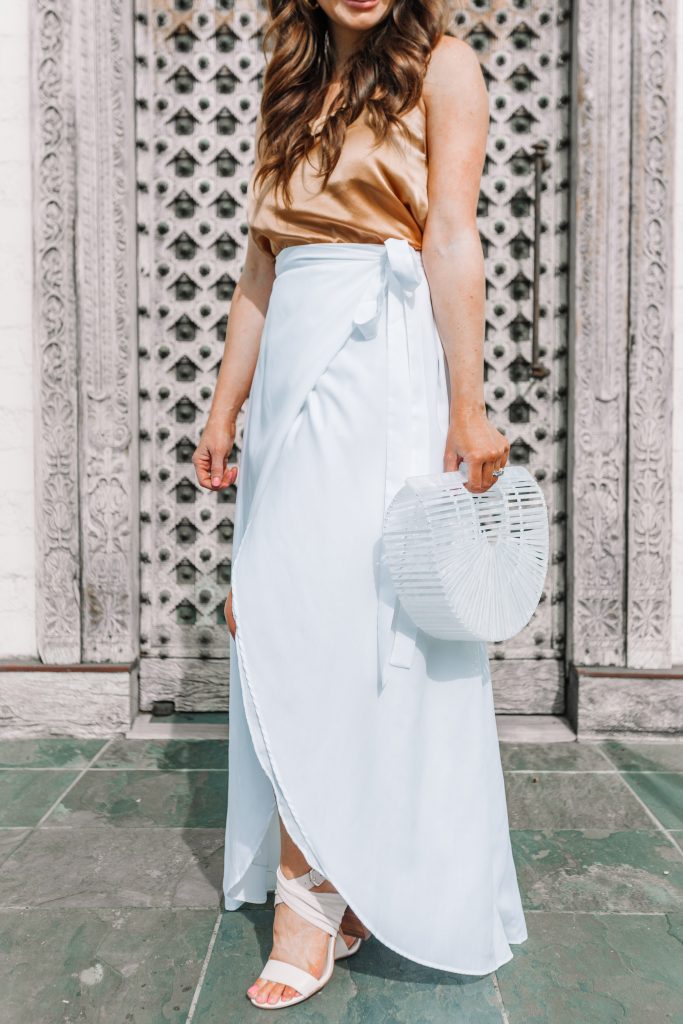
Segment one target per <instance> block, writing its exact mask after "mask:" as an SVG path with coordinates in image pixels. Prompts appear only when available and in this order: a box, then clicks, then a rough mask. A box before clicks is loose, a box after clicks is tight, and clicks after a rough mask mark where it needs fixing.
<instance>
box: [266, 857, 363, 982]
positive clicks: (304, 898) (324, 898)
mask: <svg viewBox="0 0 683 1024" xmlns="http://www.w3.org/2000/svg"><path fill="white" fill-rule="evenodd" d="M276 878H277V883H276V886H275V905H276V906H277V904H278V903H286V904H287V906H288V907H290V909H291V910H293V911H294V912H295V913H297V914H298V915H299V917H303V919H304V920H305V921H308V922H309V924H313V925H315V926H316V928H320V929H321V930H322V931H324V932H327V934H328V935H332V936H336V934H337V932H338V931H339V925H340V924H341V921H342V918H343V916H344V913H345V911H346V901H345V900H344V898H343V896H340V895H339V893H338V892H311V891H310V890H311V886H313V885H320V883H321V881H322V880H323V879H321V877H320V875H318V873H317V872H315V874H314V875H312V874H311V872H307V873H306V874H305V875H299V877H298V878H285V876H284V875H283V874H282V871H281V869H280V867H279V866H278V869H277V872H276ZM297 990H298V991H299V992H300V991H301V989H299V988H298V989H297Z"/></svg>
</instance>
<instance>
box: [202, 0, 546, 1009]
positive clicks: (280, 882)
mask: <svg viewBox="0 0 683 1024" xmlns="http://www.w3.org/2000/svg"><path fill="white" fill-rule="evenodd" d="M270 7H271V15H272V20H271V24H270V27H269V31H268V33H267V36H266V46H269V44H270V43H271V42H272V44H273V47H272V53H271V55H270V59H269V62H268V66H267V70H266V75H265V82H264V91H263V97H262V102H261V112H260V117H259V122H258V124H257V142H258V146H257V164H256V167H255V170H254V174H253V176H252V179H251V181H250V183H249V192H248V211H247V213H248V221H249V229H250V230H249V240H248V247H247V254H246V261H245V265H244V270H243V273H242V275H241V278H240V281H239V283H238V285H237V288H236V290H235V294H234V298H233V302H232V307H231V311H230V321H229V327H228V332H227V339H226V347H225V355H224V358H223V361H222V365H221V369H220V374H219V376H218V381H217V385H216V392H215V395H214V399H213V403H212V409H211V413H210V417H209V421H208V423H207V426H206V429H205V430H204V433H203V435H202V438H201V440H200V443H199V446H198V448H197V451H196V452H195V455H194V463H195V467H196V471H197V475H198V479H199V482H200V483H201V485H202V486H204V487H210V488H212V489H214V490H220V489H221V488H225V487H228V486H230V485H231V484H233V483H234V482H235V480H236V478H237V467H235V466H230V465H228V464H227V459H228V455H229V453H230V451H231V449H232V445H233V441H234V437H235V420H236V416H237V413H238V411H239V409H240V408H241V406H242V404H243V402H244V401H245V399H246V398H247V396H248V395H249V403H248V407H247V418H246V423H245V432H244V443H243V450H242V460H241V464H240V481H239V487H238V498H237V507H236V522H235V538H234V562H233V576H232V587H231V592H230V594H229V596H228V600H227V601H226V619H227V621H228V625H229V626H230V631H231V641H230V653H231V668H230V781H229V794H228V820H227V830H226V858H225V878H224V897H225V906H226V909H227V910H234V909H237V908H238V907H239V906H240V905H241V904H242V903H243V902H244V901H250V902H264V901H265V899H266V895H267V892H268V891H269V890H272V889H273V888H275V890H276V894H275V902H276V910H275V922H274V938H273V949H272V954H271V958H270V959H269V961H268V963H267V965H266V967H265V968H264V969H263V971H262V973H261V976H260V977H259V978H257V979H255V980H254V983H253V984H252V985H251V987H250V988H249V989H248V992H247V995H248V996H249V998H250V999H251V1001H252V1002H253V1003H254V1004H255V1005H256V1006H261V1007H264V1008H267V1009H275V1008H280V1007H284V1006H290V1005H294V1004H295V1003H297V1002H299V1001H301V999H303V998H307V997H308V996H309V995H312V994H313V992H315V991H317V990H318V989H319V988H321V987H322V986H323V985H324V984H325V983H326V981H327V980H328V978H329V977H330V975H331V973H332V970H333V967H334V961H335V959H339V958H340V957H342V956H348V955H351V954H352V953H354V952H355V951H356V950H357V949H358V947H359V945H360V943H361V939H362V938H363V937H367V935H368V934H369V933H368V931H367V928H369V929H371V931H372V932H373V933H374V934H375V935H376V937H377V938H378V939H379V941H381V942H383V943H384V944H386V945H387V946H389V947H391V948H392V949H394V950H396V951H397V952H399V953H401V954H403V955H404V956H406V957H408V958H410V959H412V960H414V961H417V962H418V963H422V964H426V965H429V966H432V967H436V968H440V969H442V970H445V971H453V972H458V973H462V974H486V973H488V972H490V971H493V970H494V969H495V968H496V967H498V966H499V965H500V964H502V963H504V962H506V961H507V960H509V959H510V958H511V956H512V952H511V950H510V945H509V944H510V943H516V942H523V941H524V940H525V939H526V928H525V921H524V916H523V913H522V908H521V902H520V897H519V891H518V886H517V879H516V875H515V868H514V863H513V860H512V853H511V848H510V836H509V830H508V819H507V808H506V803H505V793H504V788H503V776H502V771H501V765H500V756H499V750H498V741H497V734H496V726H495V717H494V707H493V700H492V694H491V677H490V672H489V666H488V659H487V657H486V649H485V646H484V645H483V644H477V643H464V642H453V641H449V642H447V641H437V640H434V639H432V638H430V637H427V636H426V635H423V634H422V633H420V632H419V631H417V630H416V629H415V627H413V625H412V623H411V622H410V620H409V619H408V618H407V616H406V615H405V613H404V612H403V611H402V609H401V607H400V605H399V604H398V602H397V599H396V595H395V592H394V591H393V588H392V585H391V580H390V578H389V577H388V574H387V571H386V567H385V565H384V561H383V558H382V546H381V537H382V521H383V515H384V511H385V508H386V507H387V505H388V503H389V501H390V500H391V498H392V496H393V495H394V494H395V493H396V491H397V490H398V489H399V488H400V487H401V485H402V484H403V482H404V480H405V478H406V477H407V476H410V475H413V474H416V473H432V472H440V471H442V470H443V469H445V470H455V469H456V468H458V467H459V466H460V464H461V462H463V461H464V462H465V463H466V465H467V468H468V487H469V489H470V490H471V491H472V492H474V493H481V492H483V491H485V490H487V489H488V488H489V487H490V486H491V485H492V484H493V483H494V482H495V478H496V476H497V475H500V473H501V472H502V471H503V469H504V466H505V464H506V462H507V458H508V451H509V444H508V442H507V441H506V439H505V437H504V436H503V435H502V434H500V433H499V432H498V431H497V430H496V429H495V428H494V427H493V426H492V425H491V424H490V423H489V422H488V420H487V418H486V411H485V405H484V396H483V336H484V300H485V282H484V265H483V254H482V248H481V243H480V239H479V235H478V231H477V225H476V207H477V199H478V194H479V187H480V177H481V172H482V168H483V163H484V157H485V146H486V136H487V130H488V101H487V93H486V88H485V85H484V82H483V77H482V74H481V70H480V67H479V63H478V60H477V58H476V56H475V55H474V53H473V52H472V51H471V50H470V48H469V47H468V46H467V45H466V44H464V43H462V42H459V41H457V40H455V39H452V38H449V37H446V36H445V35H444V26H445V16H446V10H445V7H446V5H445V3H443V2H441V0H427V2H418V0H319V2H318V0H271V3H270ZM427 153H429V160H428V161H427Z"/></svg>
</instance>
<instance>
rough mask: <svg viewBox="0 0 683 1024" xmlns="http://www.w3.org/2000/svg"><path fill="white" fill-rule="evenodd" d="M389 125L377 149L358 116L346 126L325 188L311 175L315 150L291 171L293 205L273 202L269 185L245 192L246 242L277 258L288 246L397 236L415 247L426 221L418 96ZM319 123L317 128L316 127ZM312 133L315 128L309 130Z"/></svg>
mask: <svg viewBox="0 0 683 1024" xmlns="http://www.w3.org/2000/svg"><path fill="white" fill-rule="evenodd" d="M401 121H402V122H403V123H404V124H405V126H406V128H407V129H408V132H407V133H406V134H405V135H404V134H403V133H402V132H401V131H400V130H399V129H397V128H394V127H393V126H392V127H390V129H389V134H388V135H387V138H386V139H385V140H384V142H382V143H381V144H380V145H379V146H378V145H377V142H376V139H375V135H374V133H373V131H372V129H371V128H370V127H369V125H368V124H367V121H366V115H365V112H364V113H363V114H361V116H360V117H359V118H358V119H357V120H356V121H354V123H353V124H351V125H349V127H348V128H347V129H346V135H345V137H344V142H343V144H342V150H341V154H340V157H339V161H338V163H337V166H336V167H335V169H334V171H333V172H332V174H331V176H330V179H329V181H328V183H327V186H326V187H325V189H324V190H323V189H321V185H322V178H319V177H318V176H317V161H316V159H315V156H316V152H317V146H314V147H313V149H312V150H311V152H310V153H309V154H308V155H307V157H305V158H304V159H303V160H301V161H300V163H299V164H298V165H297V167H296V168H295V170H294V173H293V175H292V179H291V182H290V188H291V192H292V204H291V206H289V207H285V206H284V201H283V199H282V194H281V193H279V194H278V199H277V202H275V201H274V200H273V198H272V192H273V189H272V179H268V180H267V181H266V182H265V183H263V182H261V187H260V188H259V190H258V194H255V193H254V188H253V179H254V174H255V173H256V168H254V171H253V173H252V176H251V179H250V181H249V187H248V190H247V221H248V224H249V229H250V232H251V236H252V238H253V240H254V241H255V243H256V244H257V245H258V246H259V248H260V249H262V250H263V251H264V252H266V253H268V254H269V255H272V256H277V254H278V253H279V252H280V250H281V249H284V248H285V247H286V246H288V245H303V244H305V243H309V242H374V243H377V244H380V245H381V244H382V243H383V242H384V240H385V238H404V239H406V241H407V242H408V243H409V244H410V245H411V246H413V248H415V249H418V250H419V249H421V248H422V234H423V231H424V226H425V221H426V219H427V140H426V111H425V104H424V100H423V99H422V97H420V99H419V100H418V102H417V103H416V105H415V106H414V107H412V108H411V110H409V111H408V112H407V113H405V114H403V115H401ZM320 123H321V122H318V124H320ZM314 130H315V126H314Z"/></svg>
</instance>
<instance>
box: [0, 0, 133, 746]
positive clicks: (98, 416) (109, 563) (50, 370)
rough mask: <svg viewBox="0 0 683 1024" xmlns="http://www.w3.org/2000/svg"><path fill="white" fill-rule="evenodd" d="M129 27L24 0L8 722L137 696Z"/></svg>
mask: <svg viewBox="0 0 683 1024" xmlns="http://www.w3.org/2000/svg"><path fill="white" fill-rule="evenodd" d="M132 37H133V11H132V3H131V2H130V0H107V3H103V4H99V3H98V4H95V3H92V2H91V0H32V76H31V77H32V89H33V112H34V125H35V128H34V140H33V159H34V225H35V228H34V259H35V316H34V322H35V332H36V333H35V366H36V393H35V403H36V534H37V544H38V560H37V569H38V571H37V591H38V592H37V621H38V651H39V655H40V664H38V665H31V664H28V663H27V664H23V663H22V664H19V665H4V666H2V667H1V669H0V693H1V696H2V724H3V727H4V731H5V732H6V733H7V732H9V733H11V732H12V730H13V729H16V730H17V731H18V733H22V734H24V735H26V734H30V733H36V732H41V731H42V733H43V734H44V733H46V732H50V731H51V730H56V731H60V730H61V731H64V729H65V728H66V729H67V731H72V732H74V733H76V734H82V735H83V734H93V733H97V732H102V731H104V732H111V731H112V729H116V728H121V727H123V726H127V725H128V724H129V722H130V716H131V708H132V707H134V706H135V705H136V704H137V700H136V694H135V680H136V678H137V674H136V665H137V660H136V659H137V654H138V621H139V614H138V554H137V552H138V536H137V529H138V526H137V475H138V473H137V434H138V432H137V344H136V329H137V327H136V269H135V268H136V224H135V195H136V191H135V109H134V103H133V85H134V68H133V45H132ZM46 670H53V671H46Z"/></svg>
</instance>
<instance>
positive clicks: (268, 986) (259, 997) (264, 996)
mask: <svg viewBox="0 0 683 1024" xmlns="http://www.w3.org/2000/svg"><path fill="white" fill-rule="evenodd" d="M259 980H261V979H259ZM272 989H273V983H272V981H265V980H264V981H263V984H262V985H261V987H260V988H259V990H258V992H257V993H256V997H255V998H256V1002H257V1003H267V1002H268V996H269V995H270V993H271V992H272Z"/></svg>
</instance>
